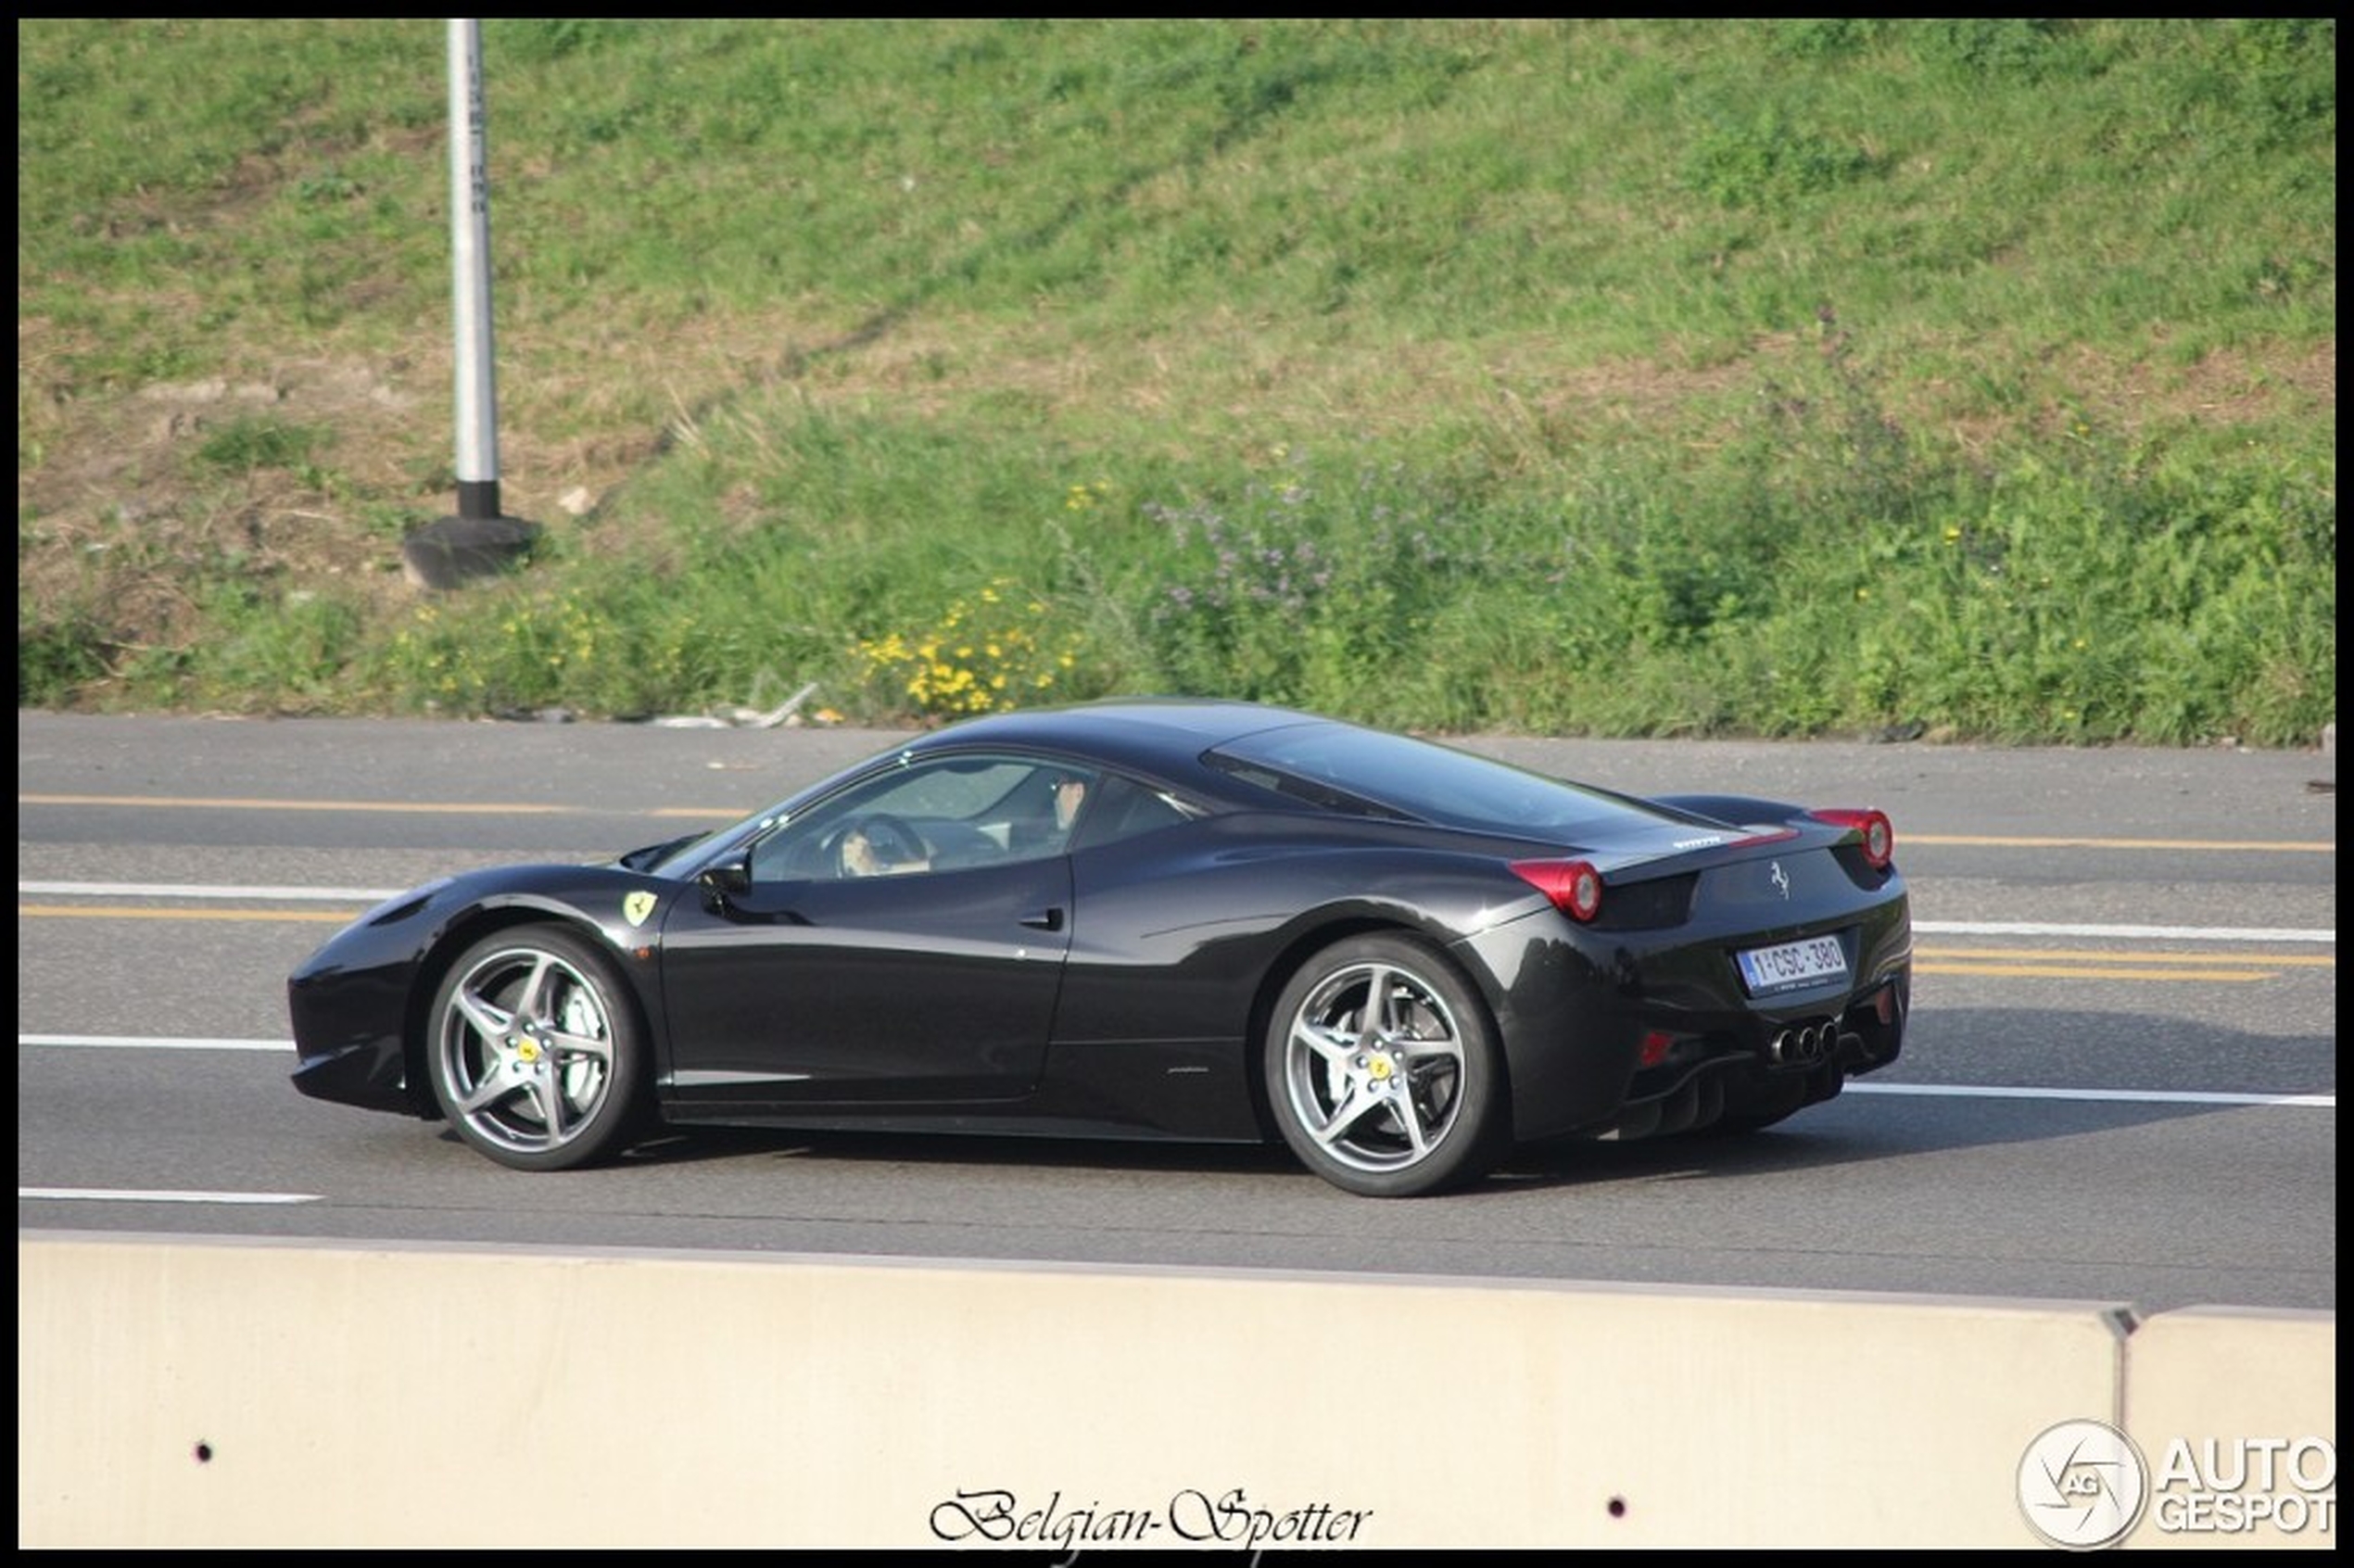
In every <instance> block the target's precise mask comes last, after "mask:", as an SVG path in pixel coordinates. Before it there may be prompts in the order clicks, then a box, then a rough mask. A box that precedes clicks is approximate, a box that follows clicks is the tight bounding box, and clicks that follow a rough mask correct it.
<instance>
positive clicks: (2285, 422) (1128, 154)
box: [18, 19, 2336, 745]
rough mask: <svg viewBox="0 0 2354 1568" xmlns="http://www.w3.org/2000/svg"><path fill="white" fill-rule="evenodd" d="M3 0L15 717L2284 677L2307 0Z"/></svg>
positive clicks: (2326, 88)
mask: <svg viewBox="0 0 2354 1568" xmlns="http://www.w3.org/2000/svg"><path fill="white" fill-rule="evenodd" d="M484 33H485V41H484V57H485V97H486V103H487V114H488V120H487V127H488V129H487V145H488V152H489V171H490V179H491V185H492V250H493V255H494V259H495V260H496V277H495V283H494V304H495V308H496V320H497V334H498V335H497V350H498V363H499V377H500V384H499V389H500V443H501V460H502V461H501V473H500V479H501V483H502V494H503V499H504V501H505V504H506V508H507V510H508V511H509V512H513V513H515V514H518V515H523V516H527V517H531V518H533V519H534V520H536V521H539V522H541V523H543V524H545V525H547V528H548V537H547V539H546V543H545V547H544V548H543V549H542V550H539V551H538V553H537V555H536V556H535V558H534V560H533V562H532V563H531V564H530V565H529V566H528V567H526V568H525V569H523V570H522V571H520V572H518V573H517V574H515V575H513V576H511V577H508V578H505V579H500V580H498V581H494V582H489V583H485V584H481V585H478V586H475V587H472V588H466V589H463V590H460V591H459V592H457V593H454V594H450V595H447V596H442V597H437V598H421V597H419V596H418V595H416V594H415V593H414V592H412V591H411V590H410V589H409V588H407V587H406V586H405V584H404V583H403V582H402V580H401V578H400V575H399V564H398V563H399V552H398V546H399V538H400V536H401V535H402V534H403V533H404V532H406V531H407V530H408V529H409V528H411V527H413V526H415V525H418V524H420V523H424V522H426V521H430V520H431V519H432V518H433V517H435V516H437V515H439V514H440V513H442V512H446V511H448V510H449V508H450V505H451V494H452V487H453V485H454V474H453V455H452V449H453V436H452V430H451V419H450V394H449V386H450V380H449V361H450V343H449V234H448V226H447V222H448V209H447V204H448V201H449V189H448V184H449V171H448V156H447V148H446V143H445V139H444V137H445V133H446V117H447V109H448V88H449V83H448V81H447V77H446V40H445V32H444V24H443V23H441V22H439V21H435V20H400V21H382V20H354V21H269V22H254V21H235V20H216V21H191V22H160V21H120V20H106V19H99V20H79V19H36V20H25V21H19V24H18V60H19V63H18V89H19V107H18V145H19V158H18V165H19V194H18V236H19V239H18V255H19V271H18V280H19V281H18V316H19V371H18V378H19V398H18V472H19V512H18V560H19V589H18V619H19V657H18V687H19V702H20V703H21V704H25V705H32V706H44V707H82V708H109V709H148V710H156V709H182V710H194V709H205V710H227V711H240V712H289V713H354V714H362V713H404V714H405V713H420V712H438V713H449V714H473V713H483V712H498V711H502V710H506V709H510V708H524V707H543V706H548V705H555V704H561V705H565V706H569V707H572V708H575V709H576V710H578V711H581V712H583V713H586V714H599V715H632V714H646V713H652V712H662V711H680V710H691V709H700V708H705V707H710V706H714V705H717V704H723V703H737V702H747V701H750V700H752V698H753V693H754V691H755V689H758V690H760V691H765V692H768V693H771V694H776V693H778V692H779V691H780V690H790V689H797V688H798V687H799V686H800V685H801V684H802V683H804V681H809V680H816V681H817V682H818V683H819V685H820V690H821V692H822V694H823V695H822V697H821V699H820V702H822V703H823V704H824V705H825V706H827V707H828V708H830V709H831V710H833V711H835V712H837V713H839V714H843V715H844V716H847V717H852V718H856V719H862V720H867V721H873V722H896V721H904V720H910V719H920V720H930V719H938V718H946V717H952V716H955V715H956V714H962V713H968V712H972V711H978V710H981V709H982V708H986V707H989V706H1003V705H1010V704H1014V703H1019V702H1040V701H1049V700H1059V699H1061V698H1065V697H1071V698H1083V697H1087V696H1093V695H1098V694H1103V693H1108V692H1115V691H1139V690H1167V691H1190V692H1203V693H1224V694H1232V695H1240V696H1250V697H1259V698H1264V699H1269V700H1273V701H1280V702H1297V703H1303V704H1307V705H1311V706H1316V707H1320V708H1325V709H1329V710H1332V711H1335V712H1339V713H1344V714H1351V715H1354V716H1359V717H1362V718H1366V719H1369V720H1374V721H1379V722H1386V723H1394V724H1398V725H1404V726H1412V727H1425V728H1434V729H1449V730H1468V729H1478V728H1524V729H1531V730H1548V731H1557V732H1572V733H1592V734H1604V735H1667V734H1673V735H1739V734H1746V735H1774V736H1810V735H1825V734H1843V733H1854V732H1856V731H1862V730H1876V729H1879V728H1881V727H1888V726H1905V727H1908V728H1909V727H1914V726H1919V727H1926V728H1927V729H1928V730H1929V731H1930V732H1931V733H1935V734H1941V735H1950V736H1954V737H1960V738H1970V739H1988V740H2019V741H2058V742H2087V743H2093V742H2112V741H2135V742H2146V743H2197V742H2204V741H2211V740H2216V739H2219V738H2222V737H2234V738H2236V739H2238V740H2242V741H2244V742H2246V743H2253V744H2263V745H2296V744H2304V743H2308V742H2309V741H2310V739H2311V738H2312V737H2313V735H2314V734H2315V733H2316V732H2317V731H2318V730H2319V728H2320V727H2321V726H2322V724H2323V723H2324V722H2327V721H2329V720H2330V719H2332V718H2334V716H2335V690H2336V639H2335V595H2336V588H2335V582H2336V579H2335V540H2336V490H2335V485H2336V434H2335V332H2336V285H2335V245H2336V238H2335V235H2336V230H2335V222H2336V219H2335V211H2336V173H2335V132H2336V88H2335V25H2334V24H2332V23H2328V22H2322V21H2312V20H2304V19H2223V20H2199V21H2156V20H2139V21H2053V20H2033V19H1992V20H1945V21H1899V20H1890V21H1866V20H1853V19H1850V20H1814V21H1742V22H1693V21H1680V22H1677V21H1670V22H1638V21H1626V20H1601V21H1559V22H1538V21H1428V20H1424V21H1400V22H1383V21H1362V20H1270V21H1253V22H1241V21H1187V20H1165V19H1164V20H1149V21H1137V22H1074V21H1006V20H976V21H835V22H809V21H785V22H779V21H748V22H729V21H712V20H681V21H664V22H658V23H657V22H628V21H601V20H564V21H559V20H501V21H492V22H489V23H487V24H486V25H485V30H484Z"/></svg>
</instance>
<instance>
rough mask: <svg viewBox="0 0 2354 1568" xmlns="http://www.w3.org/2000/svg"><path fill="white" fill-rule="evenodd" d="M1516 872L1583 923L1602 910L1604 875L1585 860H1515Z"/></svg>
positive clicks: (1515, 873)
mask: <svg viewBox="0 0 2354 1568" xmlns="http://www.w3.org/2000/svg"><path fill="white" fill-rule="evenodd" d="M1512 874H1513V875H1514V876H1516V877H1518V878H1519V879H1521V880H1522V881H1524V882H1526V883H1527V884H1528V885H1529V886H1530V887H1532V888H1535V889H1536V890H1537V891H1538V892H1541V893H1543V894H1544V895H1545V896H1546V897H1547V898H1550V899H1551V900H1552V901H1553V907H1554V908H1556V909H1558V910H1560V911H1561V912H1562V913H1563V914H1564V915H1566V916H1568V917H1570V918H1571V919H1573V920H1576V921H1578V922H1580V923H1581V924H1582V923H1584V922H1586V921H1588V920H1591V919H1592V918H1593V917H1595V916H1597V915H1599V914H1601V912H1602V874H1601V872H1599V871H1597V870H1595V869H1594V868H1593V867H1592V866H1588V864H1586V862H1584V861H1582V860H1515V861H1513V862H1512Z"/></svg>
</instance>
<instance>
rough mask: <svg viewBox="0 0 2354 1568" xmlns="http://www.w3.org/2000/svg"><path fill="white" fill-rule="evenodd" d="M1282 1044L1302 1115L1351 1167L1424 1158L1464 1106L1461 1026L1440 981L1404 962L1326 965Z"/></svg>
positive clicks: (1298, 1117) (1294, 1102) (1297, 1113)
mask: <svg viewBox="0 0 2354 1568" xmlns="http://www.w3.org/2000/svg"><path fill="white" fill-rule="evenodd" d="M1283 1049H1284V1071H1283V1085H1284V1090H1285V1095H1286V1098H1287V1099H1288V1101H1289V1109H1290V1111H1291V1114H1292V1116H1293V1118H1294V1119H1295V1121H1296V1123H1297V1126H1298V1127H1299V1128H1300V1129H1301V1131H1302V1132H1305V1133H1306V1134H1307V1136H1308V1137H1309V1138H1310V1140H1311V1141H1312V1142H1313V1143H1314V1144H1315V1146H1316V1147H1317V1148H1319V1149H1320V1150H1322V1151H1323V1153H1324V1154H1325V1155H1326V1156H1327V1157H1330V1158H1331V1159H1333V1160H1334V1161H1335V1162H1336V1163H1338V1164H1340V1165H1342V1166H1346V1167H1348V1168H1349V1169H1351V1170H1362V1171H1368V1172H1374V1173H1379V1172H1386V1171H1398V1170H1411V1169H1412V1168H1413V1167H1415V1166H1417V1165H1420V1164H1422V1163H1423V1162H1424V1160H1427V1159H1428V1158H1430V1157H1431V1156H1432V1155H1434V1154H1436V1152H1437V1150H1438V1148H1439V1146H1440V1145H1441V1144H1444V1143H1445V1142H1446V1140H1447V1137H1448V1135H1449V1133H1450V1132H1453V1131H1454V1129H1455V1125H1456V1122H1457V1119H1459V1117H1460V1116H1461V1114H1462V1108H1463V1105H1464V1100H1463V1087H1464V1083H1463V1075H1464V1063H1463V1049H1464V1047H1463V1036H1462V1030H1461V1028H1460V1027H1459V1026H1458V1024H1457V1023H1456V1019H1455V1016H1454V1014H1453V1012H1452V1011H1451V1010H1450V1009H1449V1006H1448V1005H1447V1003H1446V1001H1445V999H1444V998H1443V997H1441V996H1440V995H1439V994H1438V992H1437V990H1436V988H1435V987H1434V986H1433V984H1432V983H1431V982H1430V981H1429V980H1425V979H1424V977H1422V976H1420V975H1418V974H1416V973H1415V972H1414V971H1413V970H1411V969H1409V968H1405V967H1400V966H1398V965H1396V964H1390V963H1378V962H1376V963H1357V964H1350V965H1348V966H1346V967H1341V968H1337V969H1335V970H1334V971H1333V972H1332V973H1331V974H1329V975H1326V976H1325V977H1324V978H1323V980H1320V981H1319V982H1318V983H1317V984H1316V986H1315V988H1314V989H1313V990H1312V991H1310V993H1308V995H1307V996H1306V997H1305V998H1304V999H1303V1000H1302V1001H1301V1002H1300V1004H1299V1006H1298V1008H1297V1010H1296V1011H1295V1012H1294V1013H1293V1015H1292V1018H1291V1023H1290V1025H1289V1027H1288V1028H1287V1029H1286V1030H1285V1036H1284V1047H1283Z"/></svg>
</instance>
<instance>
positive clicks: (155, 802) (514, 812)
mask: <svg viewBox="0 0 2354 1568" xmlns="http://www.w3.org/2000/svg"><path fill="white" fill-rule="evenodd" d="M17 804H19V805H20V806H25V805H96V806H141V807H146V808H150V809H153V808H158V807H167V806H169V807H179V808H183V809H191V810H211V811H394V812H416V813H422V814H424V815H427V816H712V817H718V818H721V819H723V820H726V821H731V822H732V821H734V820H735V819H736V818H737V817H739V816H744V815H746V814H745V813H744V812H742V811H740V810H735V809H727V810H722V809H720V808H717V807H709V808H706V807H702V806H656V807H652V808H650V809H648V810H644V811H628V810H621V809H615V810H610V811H608V810H602V809H599V808H595V807H590V806H574V805H532V804H527V803H511V802H467V801H270V800H249V799H243V798H234V797H231V798H221V799H213V798H209V797H206V796H200V795H19V796H18V797H17Z"/></svg>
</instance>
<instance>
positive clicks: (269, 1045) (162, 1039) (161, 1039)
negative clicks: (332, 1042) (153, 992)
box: [17, 1034, 295, 1056]
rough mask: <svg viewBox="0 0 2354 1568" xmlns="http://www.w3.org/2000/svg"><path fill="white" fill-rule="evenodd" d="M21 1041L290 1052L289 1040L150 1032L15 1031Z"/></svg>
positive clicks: (148, 1048) (124, 1047)
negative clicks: (222, 1038) (201, 1037)
mask: <svg viewBox="0 0 2354 1568" xmlns="http://www.w3.org/2000/svg"><path fill="white" fill-rule="evenodd" d="M17 1043H18V1044H19V1046H24V1045H69V1046H77V1047H91V1046H95V1047H102V1048H108V1049H114V1048H120V1049H122V1050H130V1051H277V1052H282V1053H284V1054H285V1055H288V1056H291V1055H293V1053H294V1048H295V1046H294V1042H293V1041H291V1040H202V1039H181V1038H176V1037H169V1036H164V1035H153V1034H19V1035H18V1036H17Z"/></svg>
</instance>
